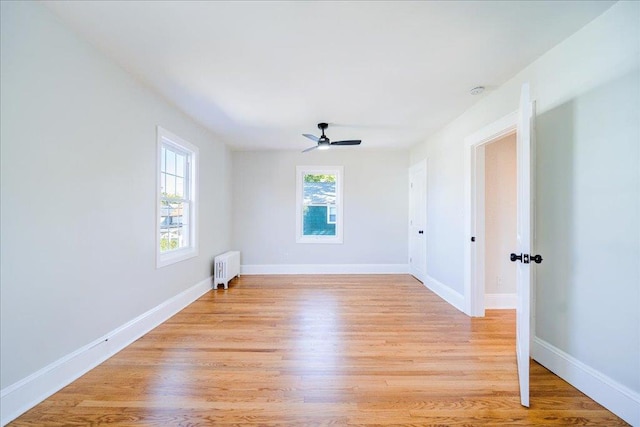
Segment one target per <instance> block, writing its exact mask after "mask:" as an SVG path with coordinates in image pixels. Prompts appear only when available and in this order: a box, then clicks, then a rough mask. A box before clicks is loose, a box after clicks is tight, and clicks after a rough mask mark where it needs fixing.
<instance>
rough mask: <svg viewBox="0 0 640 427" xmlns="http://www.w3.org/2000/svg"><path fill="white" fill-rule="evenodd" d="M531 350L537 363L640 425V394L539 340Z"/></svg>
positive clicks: (624, 417)
mask: <svg viewBox="0 0 640 427" xmlns="http://www.w3.org/2000/svg"><path fill="white" fill-rule="evenodd" d="M531 349H532V356H533V358H534V359H535V360H536V361H537V362H539V363H540V364H542V365H543V366H545V367H546V368H547V369H549V370H550V371H552V372H553V373H554V374H556V375H558V376H559V377H560V378H562V379H564V380H565V381H567V382H568V383H569V384H571V385H572V386H574V387H575V388H577V389H578V390H580V391H582V392H583V393H584V394H586V395H587V396H589V397H590V398H592V399H593V400H595V401H596V402H598V403H599V404H601V405H602V406H604V407H605V408H607V409H608V410H610V411H611V412H613V413H614V414H616V415H617V416H619V417H620V418H622V419H623V420H625V421H626V422H628V423H629V424H631V425H634V426H640V393H638V392H635V391H633V390H631V389H630V388H628V387H626V386H624V385H622V384H620V383H619V382H617V381H615V380H613V379H612V378H610V377H608V376H607V375H604V374H603V373H601V372H600V371H597V370H595V369H593V368H592V367H591V366H588V365H586V364H585V363H583V362H581V361H580V360H578V359H576V358H575V357H573V356H571V355H569V354H567V353H565V352H564V351H562V350H560V349H559V348H557V347H555V346H554V345H552V344H549V343H548V342H546V341H545V340H543V339H541V338H539V337H534V339H533V345H532V347H531Z"/></svg>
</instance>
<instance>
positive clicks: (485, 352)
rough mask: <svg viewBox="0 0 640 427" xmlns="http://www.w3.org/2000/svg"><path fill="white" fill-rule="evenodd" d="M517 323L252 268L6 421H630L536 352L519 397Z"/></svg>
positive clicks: (398, 290)
mask: <svg viewBox="0 0 640 427" xmlns="http://www.w3.org/2000/svg"><path fill="white" fill-rule="evenodd" d="M514 328H515V325H514V312H513V311H510V310H509V311H507V310H500V311H499V310H496V311H489V312H488V315H487V317H486V318H483V319H470V318H468V317H467V316H465V315H464V314H462V313H460V312H458V311H457V310H456V309H454V308H452V307H451V306H449V305H448V304H446V303H445V302H443V301H442V300H440V299H439V298H438V297H437V296H436V295H435V294H433V293H432V292H430V291H429V290H427V289H426V288H425V287H424V286H423V285H422V284H421V283H419V282H418V281H416V280H415V279H413V278H411V277H409V276H404V275H398V276H244V277H242V278H240V279H238V280H235V281H234V282H232V283H231V284H230V288H229V290H227V291H224V290H222V289H219V290H217V291H211V292H209V293H207V294H206V295H204V296H203V297H202V298H200V299H199V300H198V301H196V302H195V303H193V304H192V305H190V306H189V307H188V308H186V309H185V310H183V311H182V312H181V313H179V314H177V315H176V316H174V317H173V318H171V319H170V320H169V321H167V322H166V323H164V324H163V325H161V326H159V327H158V328H156V329H155V330H153V331H152V332H151V333H149V334H147V335H146V336H144V337H143V338H141V339H139V340H138V341H136V342H135V343H134V344H132V345H131V346H129V347H128V348H126V349H125V350H123V351H122V352H120V353H118V354H117V355H116V356H114V357H112V358H111V359H109V360H108V361H107V362H105V363H103V364H102V365H100V366H99V367H97V368H96V369H94V370H92V371H91V372H89V373H88V374H86V375H84V376H83V377H82V378H80V379H78V380H77V381H75V382H74V383H72V384H70V385H69V386H67V387H65V388H64V389H63V390H61V391H60V392H58V393H56V394H55V395H53V396H52V397H50V398H49V399H47V400H46V401H44V402H42V403H41V404H40V405H38V406H36V407H35V408H33V409H31V410H30V411H29V412H27V413H26V414H24V415H23V416H21V417H20V418H18V419H17V420H15V421H14V422H13V423H12V424H11V425H12V426H34V425H37V426H44V425H52V426H75V425H83V426H84V425H100V424H113V425H154V426H172V425H184V426H208V425H254V426H255V425H261V426H279V425H289V426H307V425H308V426H319V425H333V426H351V425H354V426H355V425H358V426H360V425H369V426H373V425H380V426H382V425H384V426H389V425H405V426H407V425H413V426H429V425H438V426H458V425H465V426H484V425H563V426H564V425H599V426H614V425H625V423H624V422H623V421H622V420H620V419H619V418H617V417H616V416H614V415H613V414H612V413H610V412H609V411H607V410H605V409H604V408H602V407H601V406H600V405H598V404H597V403H595V402H594V401H592V400H591V399H589V398H588V397H586V396H585V395H583V394H582V393H580V392H579V391H577V390H576V389H574V388H573V387H571V386H570V385H568V384H567V383H565V382H564V381H562V380H561V379H559V378H558V377H556V376H554V375H553V374H551V373H550V372H549V371H547V370H546V369H545V368H543V367H542V366H540V365H538V364H536V363H535V362H532V364H531V402H532V403H531V409H528V410H527V409H525V408H523V407H521V406H520V404H519V397H518V382H517V376H516V362H515V350H514V347H515V343H514V341H515V338H514V336H515V335H514V334H515V333H514V330H515V329H514Z"/></svg>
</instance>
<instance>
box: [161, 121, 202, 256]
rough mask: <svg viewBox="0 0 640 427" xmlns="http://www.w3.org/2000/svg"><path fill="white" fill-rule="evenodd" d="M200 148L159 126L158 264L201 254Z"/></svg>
mask: <svg viewBox="0 0 640 427" xmlns="http://www.w3.org/2000/svg"><path fill="white" fill-rule="evenodd" d="M197 156H198V148H197V147H195V146H194V145H192V144H189V143H188V142H187V141H185V140H183V139H181V138H179V137H178V136H176V135H173V134H172V133H170V132H169V131H167V130H165V129H163V128H161V127H159V126H158V190H157V192H158V203H157V207H158V208H157V209H158V213H157V218H158V225H157V233H158V234H157V242H156V252H157V263H156V264H157V267H163V266H165V265H169V264H173V263H174V262H178V261H182V260H184V259H187V258H191V257H194V256H196V255H198V246H197V242H196V227H197V221H196V212H197V205H196V196H197V176H198V175H197V173H196V172H197V164H198V157H197Z"/></svg>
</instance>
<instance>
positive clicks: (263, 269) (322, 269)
mask: <svg viewBox="0 0 640 427" xmlns="http://www.w3.org/2000/svg"><path fill="white" fill-rule="evenodd" d="M240 271H241V273H242V274H247V275H253V274H409V264H256V265H246V264H245V265H242V266H240Z"/></svg>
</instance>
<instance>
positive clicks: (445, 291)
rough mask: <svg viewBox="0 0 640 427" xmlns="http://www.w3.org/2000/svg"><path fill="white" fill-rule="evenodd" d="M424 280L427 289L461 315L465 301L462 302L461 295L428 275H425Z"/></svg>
mask: <svg viewBox="0 0 640 427" xmlns="http://www.w3.org/2000/svg"><path fill="white" fill-rule="evenodd" d="M425 279H426V280H425V281H424V285H425V286H426V287H427V288H428V289H430V290H431V291H433V292H434V293H435V294H437V295H438V296H439V297H440V298H442V299H443V300H445V301H446V302H448V303H449V304H451V305H452V306H454V307H455V308H457V309H458V310H460V311H461V312H463V313H464V312H465V311H464V302H465V300H464V296H463V295H462V294H461V293H459V292H456V291H454V290H453V289H451V288H450V287H449V286H447V285H445V284H444V283H442V282H440V281H438V280H436V279H434V278H433V277H431V276H430V275H429V273H427V274H426V277H425Z"/></svg>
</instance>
